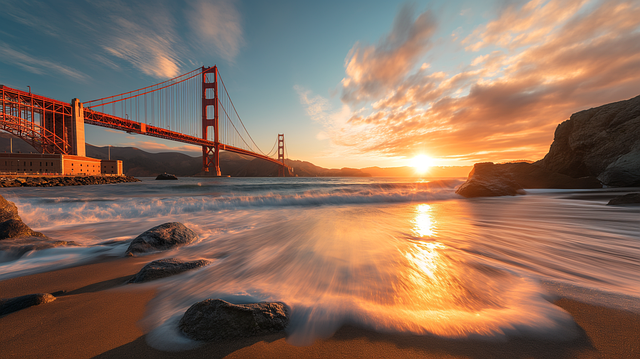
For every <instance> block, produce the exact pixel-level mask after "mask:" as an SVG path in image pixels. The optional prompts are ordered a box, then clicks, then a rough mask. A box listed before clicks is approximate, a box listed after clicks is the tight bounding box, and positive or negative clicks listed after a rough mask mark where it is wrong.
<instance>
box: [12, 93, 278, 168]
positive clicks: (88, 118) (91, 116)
mask: <svg viewBox="0 0 640 359" xmlns="http://www.w3.org/2000/svg"><path fill="white" fill-rule="evenodd" d="M1 89H2V94H3V96H2V99H0V112H1V113H0V114H2V115H3V116H0V121H11V119H12V118H14V117H15V116H11V115H10V114H9V113H7V112H8V111H7V110H8V109H9V108H10V107H11V108H13V107H14V105H17V106H18V111H16V112H17V113H20V111H19V110H20V108H19V107H22V106H27V107H31V108H32V109H33V108H34V107H35V106H34V104H35V103H36V102H37V101H40V102H42V103H50V104H55V105H56V106H57V107H60V108H61V109H59V110H58V111H60V112H64V113H66V114H69V115H70V114H71V104H68V103H65V102H62V101H58V100H54V99H49V98H47V97H44V96H39V95H35V94H33V93H29V92H25V91H22V90H17V89H13V88H10V87H7V86H1ZM5 97H7V98H5ZM9 97H10V98H11V99H9ZM44 107H46V106H45V105H40V104H38V108H36V109H35V110H34V111H39V110H41V109H43V108H44ZM32 111H33V110H32ZM25 121H26V119H25ZM84 122H85V123H86V124H90V125H95V126H101V127H108V128H112V129H115V130H120V131H125V132H129V133H138V134H141V135H146V136H152V137H157V138H162V139H166V140H171V141H176V142H182V143H187V144H191V145H197V146H209V147H214V146H215V144H216V143H215V142H214V141H209V140H205V139H202V138H198V137H195V136H190V135H186V134H183V133H180V132H175V131H171V130H167V129H164V128H160V127H155V126H151V125H147V124H144V123H140V122H137V121H131V120H128V119H125V118H121V117H117V116H113V115H109V114H105V113H102V112H97V111H93V110H91V109H87V108H85V109H84ZM220 150H223V151H229V152H234V153H238V154H241V155H246V156H251V157H255V158H259V159H262V160H265V161H269V162H273V163H275V164H278V165H281V166H282V162H280V161H278V160H277V159H274V158H271V157H268V156H265V155H263V154H260V153H255V152H252V151H248V150H245V149H243V148H239V147H234V146H230V145H225V144H223V143H220Z"/></svg>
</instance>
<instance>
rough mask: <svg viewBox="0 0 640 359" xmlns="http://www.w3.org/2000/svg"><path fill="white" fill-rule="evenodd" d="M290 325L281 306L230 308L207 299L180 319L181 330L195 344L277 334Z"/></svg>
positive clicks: (237, 306)
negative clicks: (198, 341)
mask: <svg viewBox="0 0 640 359" xmlns="http://www.w3.org/2000/svg"><path fill="white" fill-rule="evenodd" d="M288 324H289V308H288V307H287V306H286V305H285V304H284V303H279V302H275V303H253V304H241V305H236V304H231V303H228V302H225V301H224V300H221V299H207V300H205V301H202V302H198V303H196V304H194V305H192V306H191V308H189V309H188V310H187V311H186V312H185V313H184V316H183V317H182V318H181V319H180V323H179V324H178V326H179V328H180V330H182V332H183V333H184V334H185V335H186V336H187V337H189V338H191V339H194V340H206V341H211V340H225V339H237V338H244V337H252V336H258V335H265V334H269V333H277V332H280V331H282V330H284V329H285V328H286V327H287V325H288Z"/></svg>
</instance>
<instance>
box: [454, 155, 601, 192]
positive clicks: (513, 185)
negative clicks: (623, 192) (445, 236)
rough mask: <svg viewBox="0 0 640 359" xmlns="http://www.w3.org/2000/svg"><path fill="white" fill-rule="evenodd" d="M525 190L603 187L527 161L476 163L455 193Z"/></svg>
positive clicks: (597, 183) (596, 182)
mask: <svg viewBox="0 0 640 359" xmlns="http://www.w3.org/2000/svg"><path fill="white" fill-rule="evenodd" d="M526 188H563V189H576V188H602V185H601V184H600V182H599V181H598V180H597V179H596V178H594V177H584V178H571V177H569V176H567V175H563V174H560V173H554V172H551V171H549V170H546V169H544V168H542V167H540V166H537V165H535V164H532V163H527V162H514V163H501V164H494V163H491V162H488V163H477V164H475V165H474V168H473V170H472V171H471V173H469V178H468V179H467V182H465V183H464V184H463V185H462V186H460V188H458V191H456V193H458V194H460V195H462V196H465V197H488V196H509V195H511V196H512V195H515V194H519V193H522V194H523V193H524V191H523V189H526Z"/></svg>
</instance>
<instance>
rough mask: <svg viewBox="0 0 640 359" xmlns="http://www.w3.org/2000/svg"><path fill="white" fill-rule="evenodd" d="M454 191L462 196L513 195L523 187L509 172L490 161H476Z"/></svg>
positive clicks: (522, 192)
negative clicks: (466, 176) (464, 180)
mask: <svg viewBox="0 0 640 359" xmlns="http://www.w3.org/2000/svg"><path fill="white" fill-rule="evenodd" d="M456 193H457V194H459V195H461V196H463V197H467V198H469V197H491V196H515V195H516V194H524V193H525V192H524V189H523V187H522V186H521V185H519V184H518V183H517V182H516V181H514V180H513V178H512V176H511V174H509V173H508V172H507V171H505V170H504V169H503V168H502V167H500V166H498V165H495V164H493V163H492V162H485V163H476V164H475V165H474V166H473V169H472V170H471V172H470V173H469V177H468V178H467V181H466V182H465V183H463V184H462V185H461V186H460V187H458V189H457V190H456Z"/></svg>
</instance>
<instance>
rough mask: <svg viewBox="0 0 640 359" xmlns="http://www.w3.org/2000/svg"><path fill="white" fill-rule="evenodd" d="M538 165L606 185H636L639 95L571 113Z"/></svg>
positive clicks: (638, 172) (639, 174) (639, 163)
mask: <svg viewBox="0 0 640 359" xmlns="http://www.w3.org/2000/svg"><path fill="white" fill-rule="evenodd" d="M538 164H539V165H540V166H542V167H544V168H546V169H548V170H549V171H552V172H558V173H561V174H565V175H568V176H571V177H575V178H577V177H585V176H594V177H597V178H598V179H599V180H600V181H601V182H602V183H603V184H605V185H608V186H618V187H635V186H640V96H638V97H634V98H632V99H630V100H626V101H620V102H615V103H610V104H607V105H604V106H600V107H596V108H592V109H589V110H585V111H580V112H577V113H574V114H573V115H571V118H570V119H569V120H567V121H564V122H562V123H561V124H560V125H558V127H557V128H556V132H555V136H554V139H553V143H552V144H551V148H550V149H549V153H548V154H547V155H546V156H545V157H544V158H543V159H542V160H540V161H539V163H538Z"/></svg>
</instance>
